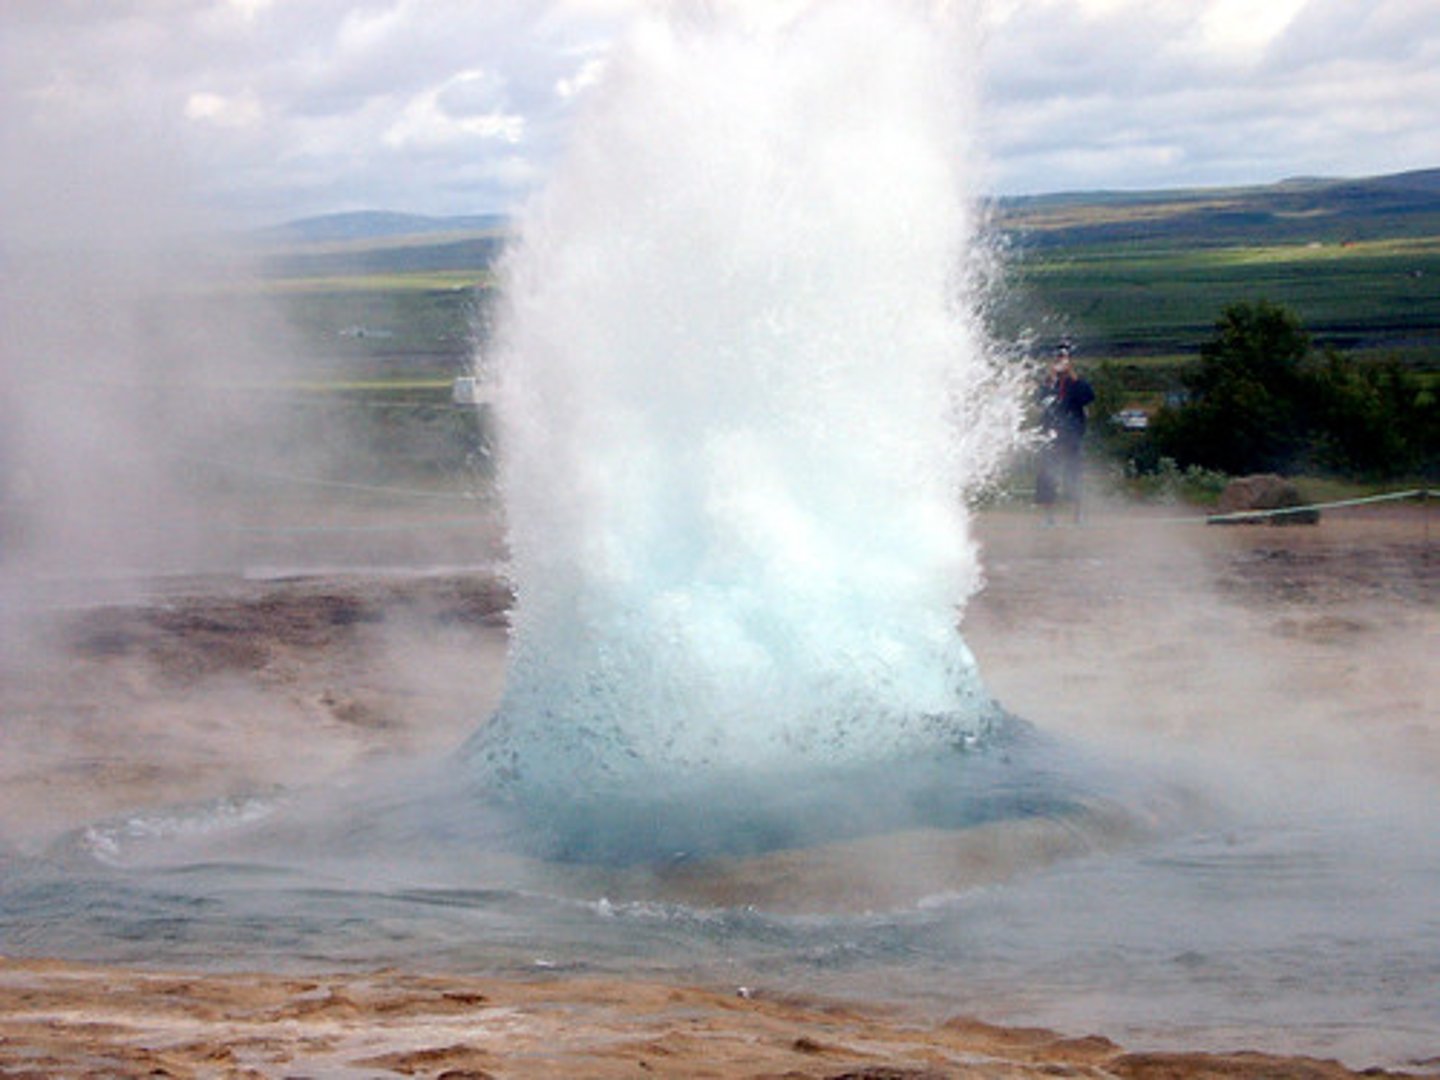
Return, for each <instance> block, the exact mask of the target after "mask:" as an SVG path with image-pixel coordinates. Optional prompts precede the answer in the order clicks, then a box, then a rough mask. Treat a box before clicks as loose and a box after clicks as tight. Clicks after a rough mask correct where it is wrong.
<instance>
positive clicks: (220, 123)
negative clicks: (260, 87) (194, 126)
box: [185, 90, 264, 128]
mask: <svg viewBox="0 0 1440 1080" xmlns="http://www.w3.org/2000/svg"><path fill="white" fill-rule="evenodd" d="M263 115H264V111H263V110H262V108H261V106H260V100H259V99H258V98H257V97H256V96H255V95H254V94H253V93H252V92H250V91H248V90H246V91H243V92H241V93H239V94H236V95H233V96H228V97H227V96H226V95H224V94H212V93H207V92H205V91H203V90H197V91H196V92H195V93H193V94H191V95H190V96H189V97H188V98H186V99H185V117H186V119H189V120H201V121H204V122H206V123H209V124H214V125H216V126H217V127H225V128H245V127H254V126H255V125H256V124H258V123H259V122H260V120H261V118H262V117H263Z"/></svg>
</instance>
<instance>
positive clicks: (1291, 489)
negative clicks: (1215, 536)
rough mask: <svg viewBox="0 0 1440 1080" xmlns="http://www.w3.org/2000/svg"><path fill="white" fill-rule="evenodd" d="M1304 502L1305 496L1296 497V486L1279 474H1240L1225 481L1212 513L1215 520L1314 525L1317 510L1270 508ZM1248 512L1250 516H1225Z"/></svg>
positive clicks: (1317, 514) (1297, 494)
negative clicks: (1289, 510) (1284, 512)
mask: <svg viewBox="0 0 1440 1080" xmlns="http://www.w3.org/2000/svg"><path fill="white" fill-rule="evenodd" d="M1304 505H1305V500H1304V499H1302V498H1301V497H1300V489H1299V488H1297V487H1296V486H1295V485H1294V483H1292V482H1291V481H1289V480H1287V479H1285V478H1284V477H1283V476H1276V475H1275V474H1274V473H1261V474H1259V475H1256V476H1240V477H1237V478H1235V479H1234V480H1231V481H1230V483H1228V484H1226V485H1225V490H1224V491H1222V492H1221V493H1220V501H1219V502H1218V503H1216V505H1215V514H1216V517H1218V518H1220V519H1221V520H1220V521H1218V522H1216V524H1221V525H1249V524H1266V525H1314V524H1315V523H1316V522H1318V521H1319V520H1320V511H1319V510H1315V509H1308V508H1307V509H1303V510H1295V511H1294V512H1293V513H1288V514H1277V513H1274V512H1273V511H1276V510H1284V509H1285V508H1286V507H1290V506H1295V507H1301V506H1304ZM1252 512H1253V513H1254V514H1255V516H1254V517H1232V516H1228V515H1235V514H1249V513H1252Z"/></svg>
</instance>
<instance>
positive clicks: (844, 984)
mask: <svg viewBox="0 0 1440 1080" xmlns="http://www.w3.org/2000/svg"><path fill="white" fill-rule="evenodd" d="M1300 786H1303V784H1302V785H1300ZM1162 790H1163V789H1162V788H1158V787H1157V788H1152V789H1151V790H1149V791H1148V792H1147V791H1142V790H1140V789H1139V788H1138V787H1137V786H1130V787H1129V788H1128V790H1125V791H1123V792H1122V794H1121V797H1120V800H1119V802H1116V801H1114V800H1111V799H1108V798H1107V799H1099V798H1090V797H1086V798H1083V799H1078V800H1077V801H1075V802H1073V803H1071V804H1070V805H1068V806H1061V805H1059V804H1058V803H1050V804H1048V805H1035V806H1033V807H1031V810H1033V812H1030V811H1027V810H1025V809H1023V808H1018V809H1017V808H1016V807H1014V806H1012V808H1011V816H1008V817H1005V818H1003V819H999V820H987V821H984V822H982V823H979V824H976V825H973V826H968V827H962V828H951V829H937V828H928V827H926V828H914V829H909V830H906V831H904V832H898V833H895V832H892V833H886V834H881V835H872V836H860V837H856V838H852V839H848V840H838V841H832V842H829V843H824V844H820V845H817V846H815V847H812V848H808V849H798V850H797V849H789V850H779V851H768V852H761V853H756V854H746V855H740V856H735V855H724V854H721V855H715V856H713V857H701V858H695V859H686V858H683V857H681V856H680V855H679V854H678V853H677V855H676V857H675V858H673V859H670V860H661V861H651V862H646V863H634V862H630V863H625V864H623V865H622V864H616V863H614V862H605V863H596V862H575V861H554V860H548V859H537V858H531V857H522V856H520V855H516V854H511V853H507V852H506V851H504V850H503V848H501V847H499V846H495V845H493V844H492V845H491V846H490V849H489V850H488V851H485V850H477V847H476V845H477V844H479V845H480V846H481V847H484V846H485V843H486V842H485V841H484V840H483V839H481V838H482V837H483V836H484V835H485V834H486V831H487V826H486V825H485V824H483V822H477V820H476V818H475V816H471V817H470V818H469V819H468V820H464V821H457V820H450V821H449V822H448V825H447V823H446V822H445V821H444V820H442V818H443V815H441V816H436V813H435V806H436V804H435V802H434V796H433V791H432V793H431V794H429V795H427V798H426V800H424V802H425V803H426V804H427V805H428V806H429V809H427V810H426V811H425V821H426V823H425V826H424V828H425V830H426V835H427V837H428V839H422V837H421V836H420V835H419V833H417V832H415V831H414V829H415V827H416V826H417V824H418V820H417V819H415V818H413V817H412V818H411V820H410V822H409V823H408V824H401V825H398V826H394V827H393V828H392V829H391V830H390V832H389V833H388V835H386V836H383V837H382V836H381V835H379V834H377V833H376V832H375V829H376V828H377V822H378V820H379V816H377V815H376V814H371V813H368V812H367V811H365V810H364V809H358V807H359V806H360V805H361V804H369V805H371V806H375V805H376V804H377V803H376V801H375V800H371V799H370V798H369V797H368V796H366V797H357V796H355V795H354V794H353V793H352V794H350V795H347V796H345V797H343V798H342V799H341V800H340V803H341V805H338V806H337V803H336V801H335V799H334V798H333V797H326V798H323V799H319V798H317V799H312V800H307V799H303V798H292V799H291V800H289V801H288V802H286V803H277V802H266V801H262V800H253V801H248V802H247V801H237V802H228V803H225V804H221V805H216V806H211V807H208V808H197V809H193V810H187V811H183V812H182V811H177V812H174V813H171V814H161V815H150V816H144V817H135V818H130V819H126V820H123V821H116V822H110V823H106V824H105V825H103V826H96V827H94V828H91V829H88V830H84V831H83V832H81V833H78V834H76V835H75V836H74V837H72V838H70V841H69V843H68V844H66V845H64V846H63V848H62V849H61V850H58V851H56V852H54V853H51V854H50V855H48V856H46V857H44V858H27V859H20V858H14V857H12V858H10V859H9V860H8V861H7V862H6V863H5V864H4V866H3V877H0V882H3V884H0V941H3V942H4V950H5V952H6V953H7V954H9V955H13V956H20V955H34V956H58V957H68V958H74V959H78V960H84V961H91V962H94V961H100V962H114V963H124V964H158V965H165V966H174V965H184V966H194V967H197V968H200V969H203V970H234V969H247V970H253V969H255V968H256V967H257V966H259V967H264V968H266V969H272V970H280V971H285V970H297V969H305V970H310V971H315V970H334V969H337V968H338V969H356V970H359V969H373V968H376V967H391V966H396V967H401V968H405V969H411V970H427V971H435V970H442V971H444V970H450V971H456V972H465V973H471V974H495V975H506V976H534V975H544V974H546V973H553V972H560V973H587V974H606V975H614V976H620V977H634V978H644V979H652V978H658V979H666V980H675V981H683V982H699V983H705V984H711V985H720V986H727V985H731V986H735V987H741V986H746V987H756V988H761V989H764V990H767V991H795V992H803V993H812V994H822V995H834V996H839V997H847V996H848V997H855V998H860V999H864V1000H870V1001H877V1000H878V1001H885V1002H894V1003H899V1004H902V1005H904V1006H907V1007H909V1008H912V1009H915V1010H917V1011H919V1012H921V1013H923V1014H926V1015H931V1016H935V1017H940V1016H945V1015H950V1014H970V1015H977V1016H980V1017H982V1018H986V1019H990V1020H994V1021H1000V1022H1006V1023H1026V1024H1032V1023H1033V1024H1041V1025H1045V1026H1050V1027H1054V1028H1058V1029H1060V1030H1063V1031H1067V1032H1071V1033H1075V1034H1082V1033H1087V1032H1102V1033H1104V1034H1106V1035H1108V1036H1110V1037H1112V1038H1116V1039H1117V1040H1119V1041H1122V1042H1124V1043H1125V1044H1127V1045H1129V1046H1131V1047H1132V1048H1142V1047H1145V1046H1147V1045H1155V1046H1165V1047H1169V1048H1176V1047H1192V1048H1201V1049H1203V1048H1212V1049H1221V1048H1223V1049H1236V1048H1239V1047H1249V1048H1257V1049H1265V1050H1271V1051H1275V1052H1299V1053H1309V1054H1316V1055H1322V1056H1335V1057H1339V1058H1341V1059H1342V1060H1345V1061H1347V1062H1349V1063H1351V1064H1353V1065H1356V1066H1360V1065H1369V1064H1376V1063H1381V1064H1404V1063H1413V1062H1416V1061H1420V1060H1424V1059H1427V1058H1432V1057H1433V1055H1434V1054H1435V1051H1436V1048H1437V1047H1440V842H1437V838H1436V837H1435V835H1434V831H1433V829H1430V828H1429V827H1428V821H1429V820H1433V816H1432V815H1433V806H1430V807H1428V808H1427V807H1426V806H1425V804H1424V801H1423V799H1422V800H1420V801H1411V802H1407V804H1406V805H1405V806H1403V807H1402V806H1400V805H1398V802H1399V800H1392V801H1391V802H1390V803H1389V804H1385V803H1383V802H1378V801H1376V800H1374V799H1368V800H1367V801H1368V802H1369V805H1368V806H1367V807H1366V808H1365V809H1363V810H1360V809H1357V807H1356V806H1355V805H1354V804H1353V803H1351V804H1349V805H1343V806H1342V805H1338V800H1337V802H1336V804H1335V805H1332V806H1331V807H1330V808H1329V809H1325V808H1322V807H1320V806H1319V805H1317V802H1316V800H1314V799H1309V798H1307V799H1306V800H1304V809H1300V808H1299V804H1300V800H1299V799H1298V798H1297V799H1296V800H1295V801H1294V803H1293V804H1292V805H1291V807H1290V809H1289V810H1288V811H1285V812H1278V811H1277V810H1276V807H1275V805H1274V804H1273V803H1271V804H1269V805H1267V807H1266V808H1265V809H1264V810H1263V811H1257V812H1255V813H1223V814H1222V813H1220V812H1218V811H1217V810H1215V809H1214V806H1213V804H1207V802H1206V799H1205V798H1204V797H1202V796H1199V795H1197V794H1196V790H1195V789H1194V788H1193V787H1189V786H1186V787H1184V788H1183V789H1182V788H1180V787H1175V788H1172V789H1170V792H1169V794H1168V795H1165V794H1159V792H1161V791H1162ZM1297 790H1299V787H1298V786H1297ZM385 801H386V797H385V796H383V795H382V796H380V797H379V799H378V802H379V803H384V802H385ZM403 801H404V800H401V801H400V802H403ZM442 801H443V800H442ZM346 803H348V809H347V807H346V806H345V805H343V804H346ZM337 809H339V810H341V811H342V814H341V816H340V822H341V823H337V820H336V818H335V813H336V811H337ZM454 809H456V807H455V806H454V805H452V806H451V810H454ZM397 810H398V812H397ZM383 815H384V816H385V817H386V818H388V820H390V822H391V823H392V825H393V823H394V822H395V821H397V820H403V819H405V817H406V814H405V813H404V811H403V807H401V806H400V803H397V802H393V801H392V802H390V803H389V804H388V805H387V806H386V807H385V808H384V810H383ZM478 817H481V818H483V817H484V815H483V814H481V815H478ZM382 832H383V830H382ZM493 832H494V835H499V831H493ZM492 839H493V836H492ZM379 844H383V845H388V846H379V847H377V845H379Z"/></svg>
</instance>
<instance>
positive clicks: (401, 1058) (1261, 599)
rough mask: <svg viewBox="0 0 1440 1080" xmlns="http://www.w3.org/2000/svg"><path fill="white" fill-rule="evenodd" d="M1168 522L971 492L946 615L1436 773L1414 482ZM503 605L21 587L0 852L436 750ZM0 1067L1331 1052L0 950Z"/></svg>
mask: <svg viewBox="0 0 1440 1080" xmlns="http://www.w3.org/2000/svg"><path fill="white" fill-rule="evenodd" d="M1177 516H1183V515H1171V514H1170V513H1169V512H1165V511H1156V510H1150V511H1145V512H1140V511H1136V510H1133V509H1124V508H1109V507H1103V506H1095V507H1092V508H1091V512H1090V516H1089V518H1088V520H1087V521H1086V523H1085V524H1084V525H1082V526H1068V525H1067V526H1059V527H1056V528H1045V527H1043V526H1042V525H1041V523H1040V522H1039V521H1038V520H1037V519H1036V518H1035V517H1034V516H1033V515H1032V514H1030V513H1027V512H1024V511H1008V512H995V513H991V514H988V515H986V516H984V517H983V518H982V519H981V521H980V522H979V526H978V534H979V538H980V540H981V541H982V543H983V545H984V551H985V565H986V568H987V578H988V580H987V584H986V587H985V589H984V590H983V591H982V592H981V593H980V594H979V596H978V597H977V598H976V599H975V600H974V601H972V602H971V604H970V605H969V607H968V608H967V610H966V612H965V614H964V618H963V632H964V634H965V637H966V639H967V641H968V642H969V643H970V644H971V646H972V648H973V649H974V650H975V652H976V654H977V657H978V659H979V662H980V665H981V670H982V671H983V672H984V674H985V678H986V680H987V682H988V683H989V685H990V688H991V689H992V691H993V692H994V693H995V695H996V696H997V697H998V698H999V699H1000V700H1001V701H1002V702H1004V703H1005V704H1006V705H1007V706H1008V707H1009V708H1011V709H1012V710H1013V711H1015V712H1017V713H1019V714H1021V715H1023V716H1026V717H1028V718H1030V719H1032V720H1035V721H1036V722H1037V723H1040V724H1042V725H1043V726H1046V727H1048V728H1051V729H1054V730H1057V731H1065V732H1071V733H1075V734H1078V735H1084V736H1085V737H1087V738H1093V739H1098V740H1109V741H1111V742H1115V743H1125V744H1134V745H1140V744H1142V743H1144V744H1146V745H1161V746H1166V747H1169V748H1172V749H1175V748H1179V749H1181V750H1190V749H1193V750H1194V752H1196V753H1206V752H1213V751H1219V750H1222V749H1223V750H1224V751H1225V752H1227V753H1237V752H1240V753H1246V754H1252V755H1265V754H1280V753H1283V754H1286V755H1291V756H1300V757H1303V758H1307V759H1311V760H1320V761H1330V760H1333V761H1345V762H1347V763H1355V762H1357V761H1358V762H1360V763H1362V764H1364V765H1367V766H1373V767H1374V768H1377V769H1384V770H1388V771H1390V772H1392V773H1393V774H1394V775H1397V776H1402V777H1406V778H1413V779H1416V780H1418V781H1420V782H1422V783H1424V782H1428V781H1430V780H1433V779H1435V778H1440V676H1437V674H1436V668H1435V664H1434V657H1435V655H1437V645H1440V557H1437V554H1440V513H1437V511H1436V509H1435V508H1434V504H1433V503H1431V504H1429V505H1428V506H1417V505H1396V506H1389V507H1384V508H1380V509H1366V510H1357V511H1341V512H1334V513H1329V514H1326V515H1325V517H1324V518H1323V519H1322V521H1321V522H1320V524H1318V525H1316V526H1291V527H1283V528H1282V527H1272V526H1254V525H1247V526H1232V527H1219V526H1205V525H1203V524H1197V523H1193V522H1188V521H1180V520H1176V517H1177ZM508 601H509V597H508V594H507V592H506V590H505V588H504V586H503V585H502V584H501V583H500V582H499V581H497V580H495V579H494V578H493V577H492V576H488V575H485V574H479V573H476V574H469V573H457V572H448V573H429V574H410V575H395V574H386V575H379V574H344V573H335V572H331V573H327V574H325V575H322V576H296V577H293V578H288V579H283V580H278V579H277V580H263V581H258V580H244V579H241V578H206V579H191V580H171V581H168V582H166V583H164V585H163V587H157V588H156V589H154V590H152V591H150V592H149V593H148V594H147V595H145V596H144V597H143V598H142V599H135V600H131V601H127V602H123V603H108V604H104V605H98V606H97V605H81V606H68V607H65V608H61V609H56V608H50V609H44V610H35V611H31V612H29V613H27V615H26V617H25V623H24V625H23V627H21V626H17V625H16V624H15V623H14V622H13V621H12V624H11V625H10V626H9V627H8V628H6V634H5V637H4V640H5V642H6V649H5V653H6V655H5V656H4V657H3V659H0V851H3V850H4V848H7V847H8V848H9V849H10V850H12V851H16V850H19V851H25V850H36V849H39V848H41V847H43V846H44V845H45V844H46V843H48V842H49V841H50V840H53V839H54V838H55V837H56V836H58V835H59V834H60V833H62V832H63V831H65V830H66V829H69V828H72V827H74V826H75V825H78V824H81V823H84V822H88V821H93V820H95V819H97V818H99V817H103V816H105V815H107V814H111V813H115V812H118V811H121V810H132V809H135V808H137V807H142V806H149V805H157V804H165V803H173V802H178V801H187V800H191V799H196V798H209V797H215V796H220V795H226V794H239V793H242V792H253V791H256V790H264V789H266V788H268V787H289V786H298V785H307V784H319V783H324V782H325V780H326V779H327V778H329V777H334V776H338V775H341V774H343V773H344V772H346V771H347V770H351V769H354V768H355V767H356V766H357V765H359V764H361V763H363V762H366V761H368V760H372V759H375V758H377V757H386V756H398V755H404V754H409V753H417V752H425V751H432V750H438V749H443V748H445V747H447V746H450V745H454V744H455V743H457V742H459V741H460V740H461V739H463V738H464V737H465V735H466V734H468V732H469V731H471V730H473V728H474V726H475V724H476V723H477V722H479V720H480V719H481V718H483V717H484V716H485V715H486V714H487V712H488V710H489V709H490V708H491V706H492V705H493V703H494V701H495V698H496V695H497V694H498V691H499V688H500V685H501V679H502V676H503V664H504V619H505V611H506V607H507V604H508ZM0 949H3V944H0ZM1102 1034H1103V1033H1102ZM1436 1064H1437V1063H1436V1062H1430V1063H1428V1064H1427V1063H1417V1065H1416V1067H1417V1069H1421V1070H1422V1071H1423V1070H1424V1069H1427V1068H1428V1069H1432V1070H1433V1068H1434V1067H1435V1066H1436ZM0 1075H4V1076H33V1077H42V1076H43V1077H69V1076H75V1077H78V1076H175V1077H191V1076H194V1077H201V1076H205V1077H208V1076H237V1077H238V1076H261V1077H271V1076H274V1077H279V1076H365V1077H371V1076H393V1075H402V1076H446V1077H450V1078H452V1080H459V1078H462V1077H481V1076H495V1077H502V1076H503V1077H561V1076H565V1077H574V1076H585V1077H596V1078H603V1077H621V1076H625V1077H631V1076H647V1075H657V1076H674V1077H701V1076H713V1077H762V1076H765V1077H794V1078H803V1077H811V1078H820V1077H826V1078H832V1080H839V1078H842V1077H853V1078H861V1077H867V1078H870V1080H881V1078H895V1080H899V1078H911V1080H919V1078H922V1077H923V1078H929V1077H962V1076H986V1077H1001V1076H1032V1075H1034V1076H1038V1075H1075V1076H1117V1077H1156V1078H1158V1077H1210V1076H1275V1077H1280V1076H1286V1077H1306V1076H1313V1077H1330V1076H1342V1075H1350V1074H1349V1073H1348V1072H1347V1071H1346V1070H1344V1069H1342V1068H1341V1067H1340V1066H1338V1065H1334V1064H1332V1063H1321V1062H1314V1061H1308V1060H1299V1059H1283V1060H1282V1059H1272V1058H1262V1057H1258V1056H1254V1055H1245V1054H1237V1055H1234V1056H1225V1055H1218V1056H1217V1055H1196V1054H1181V1053H1177V1054H1159V1053H1149V1054H1130V1053H1126V1052H1125V1051H1124V1050H1123V1049H1121V1048H1120V1047H1117V1046H1115V1045H1114V1044H1112V1043H1110V1042H1108V1041H1107V1040H1106V1039H1104V1038H1102V1037H1098V1036H1097V1037H1091V1038H1078V1039H1076V1038H1061V1037H1059V1036H1056V1035H1053V1034H1049V1033H1045V1032H1038V1031H1031V1030H1012V1029H1005V1028H996V1027H990V1026H987V1025H986V1024H982V1023H979V1022H976V1021H971V1020H961V1019H956V1020H952V1021H949V1022H946V1023H942V1024H938V1025H937V1024H932V1023H928V1022H921V1021H918V1020H917V1019H916V1018H914V1017H909V1016H906V1015H903V1014H901V1013H897V1012H894V1011H887V1010H884V1009H881V1008H879V1007H876V1008H865V1007H861V1006H857V1005H854V1004H847V1005H844V1006H839V1005H835V1004H827V1003H825V1002H819V1001H798V1000H789V999H786V1000H776V999H769V998H765V997H764V996H763V995H762V996H752V997H738V996H736V995H735V994H734V993H721V992H715V991H712V990H705V989H692V988H684V987H665V986H655V985H650V984H647V983H642V982H638V981H637V982H614V981H598V980H586V979H555V980H550V981H545V982H541V983H520V982H502V981H496V980H471V979H465V978H460V977H450V976H446V977H438V976H434V975H429V974H426V973H423V972H381V973H376V974H371V975H335V976H330V975H316V976H314V977H310V978H292V977H288V976H281V975H278V974H252V975H201V974H197V973H194V972H190V973H181V972H160V971H146V972H139V971H127V970H115V969H107V968H96V967H85V966H81V965H69V964H60V963H55V962H48V961H45V960H41V959H34V958H26V959H21V958H14V957H12V958H9V959H4V960H0Z"/></svg>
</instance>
